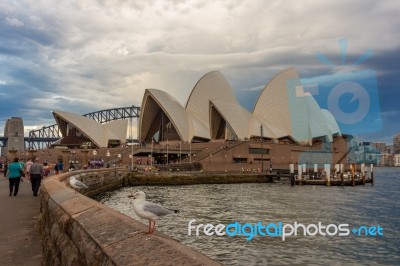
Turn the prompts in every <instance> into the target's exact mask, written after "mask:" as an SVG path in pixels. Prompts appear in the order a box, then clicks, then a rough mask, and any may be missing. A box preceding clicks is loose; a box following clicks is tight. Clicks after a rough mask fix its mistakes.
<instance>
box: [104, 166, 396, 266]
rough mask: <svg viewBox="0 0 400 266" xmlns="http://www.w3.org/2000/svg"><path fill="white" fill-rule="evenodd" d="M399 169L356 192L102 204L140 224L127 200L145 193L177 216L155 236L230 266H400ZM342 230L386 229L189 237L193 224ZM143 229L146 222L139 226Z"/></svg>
mask: <svg viewBox="0 0 400 266" xmlns="http://www.w3.org/2000/svg"><path fill="white" fill-rule="evenodd" d="M399 175H400V169H395V168H386V169H383V168H380V169H378V168H376V172H375V177H376V184H375V185H374V186H371V185H365V186H358V187H324V186H318V187H313V186H302V187H290V185H288V184H278V183H275V184H229V185H190V186H139V187H129V188H123V189H121V190H118V191H113V192H107V193H103V194H101V195H99V196H98V197H97V200H99V201H101V202H103V203H104V204H106V205H107V206H109V207H112V208H114V209H116V210H118V211H120V212H122V213H125V214H127V215H129V216H132V217H134V218H135V219H138V220H141V219H140V218H139V217H137V216H136V214H135V213H134V211H133V209H132V201H131V199H129V198H128V197H127V195H128V194H131V193H132V192H134V191H137V190H142V191H144V192H146V193H147V198H148V200H149V201H152V202H156V203H159V204H162V205H164V206H165V207H168V208H171V209H178V210H180V211H181V212H180V213H179V214H178V215H172V216H167V217H164V218H162V219H161V220H160V221H158V222H157V230H159V231H161V232H163V233H165V234H168V235H170V236H171V237H173V238H175V239H176V240H178V241H180V242H182V243H183V244H185V245H188V246H190V247H192V248H194V249H196V250H198V251H200V252H202V253H204V254H206V255H208V256H210V257H211V258H214V259H216V260H218V261H220V262H222V263H223V264H226V265H265V264H273V265H276V264H278V265H280V264H317V265H326V264H335V263H339V264H349V263H353V264H354V263H357V264H389V265H390V264H392V265H396V264H397V265H398V263H399V262H400V240H399V237H398V231H397V228H398V227H399V226H400V220H399V219H400V193H399V185H400V176H399ZM191 219H196V223H195V224H200V223H203V224H205V223H211V224H214V225H217V224H219V223H223V224H228V223H232V222H234V221H238V222H240V223H256V222H258V221H261V222H263V223H264V224H265V223H277V222H279V221H282V222H283V223H291V224H293V223H294V222H295V221H297V222H298V223H303V224H310V223H314V224H318V222H322V223H323V224H326V225H327V224H330V223H334V224H340V223H348V224H350V228H353V227H356V226H357V227H358V226H361V225H367V226H370V225H380V226H381V227H383V228H384V236H380V237H355V236H353V235H350V236H346V237H338V236H335V237H323V236H315V237H310V236H307V237H305V236H298V237H289V238H288V239H287V240H286V241H284V242H283V241H282V240H281V238H279V237H268V236H266V237H261V236H257V237H255V238H254V239H253V240H251V241H246V240H245V238H244V237H238V236H236V237H228V236H204V235H201V236H188V222H189V221H190V220H191ZM141 221H142V222H144V223H145V224H147V221H145V220H141Z"/></svg>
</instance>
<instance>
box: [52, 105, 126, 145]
mask: <svg viewBox="0 0 400 266" xmlns="http://www.w3.org/2000/svg"><path fill="white" fill-rule="evenodd" d="M53 116H54V118H55V120H56V122H57V125H58V128H59V130H60V133H61V135H62V139H61V140H60V141H58V142H56V143H54V144H53V146H67V147H71V148H79V147H80V146H86V147H88V148H102V147H112V146H118V145H120V144H121V143H125V142H126V132H127V128H128V120H115V121H111V122H108V123H105V124H100V123H98V122H96V121H95V120H93V119H91V118H87V117H85V116H81V115H78V114H74V113H69V112H61V111H53Z"/></svg>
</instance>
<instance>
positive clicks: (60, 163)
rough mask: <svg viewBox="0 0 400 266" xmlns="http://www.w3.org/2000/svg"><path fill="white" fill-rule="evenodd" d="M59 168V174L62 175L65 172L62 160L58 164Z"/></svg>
mask: <svg viewBox="0 0 400 266" xmlns="http://www.w3.org/2000/svg"><path fill="white" fill-rule="evenodd" d="M57 166H58V167H57V168H58V173H59V174H61V173H62V172H64V164H63V162H62V161H61V160H60V161H58V164H57Z"/></svg>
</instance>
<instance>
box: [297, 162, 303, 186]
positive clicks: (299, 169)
mask: <svg viewBox="0 0 400 266" xmlns="http://www.w3.org/2000/svg"><path fill="white" fill-rule="evenodd" d="M302 173H303V170H302V165H301V164H299V165H298V166H297V178H298V179H299V185H301V179H302V178H301V175H302Z"/></svg>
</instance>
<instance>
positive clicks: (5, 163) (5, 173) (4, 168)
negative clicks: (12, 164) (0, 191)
mask: <svg viewBox="0 0 400 266" xmlns="http://www.w3.org/2000/svg"><path fill="white" fill-rule="evenodd" d="M7 172H8V161H5V162H4V165H3V175H4V178H6V177H7Z"/></svg>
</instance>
